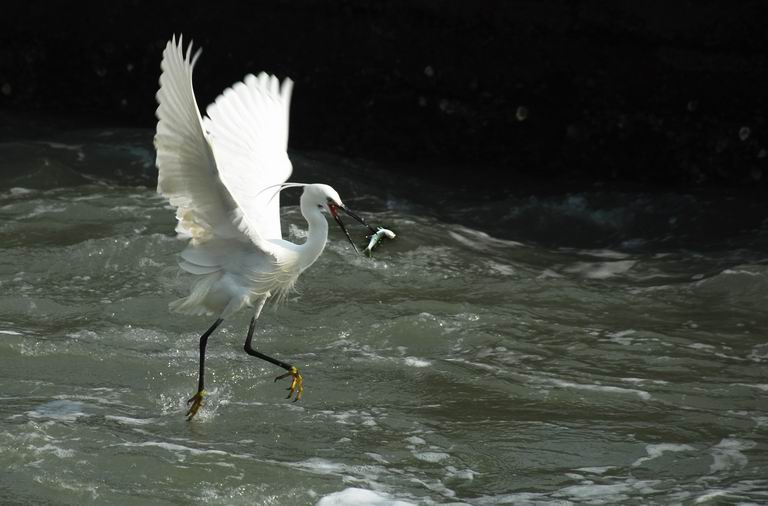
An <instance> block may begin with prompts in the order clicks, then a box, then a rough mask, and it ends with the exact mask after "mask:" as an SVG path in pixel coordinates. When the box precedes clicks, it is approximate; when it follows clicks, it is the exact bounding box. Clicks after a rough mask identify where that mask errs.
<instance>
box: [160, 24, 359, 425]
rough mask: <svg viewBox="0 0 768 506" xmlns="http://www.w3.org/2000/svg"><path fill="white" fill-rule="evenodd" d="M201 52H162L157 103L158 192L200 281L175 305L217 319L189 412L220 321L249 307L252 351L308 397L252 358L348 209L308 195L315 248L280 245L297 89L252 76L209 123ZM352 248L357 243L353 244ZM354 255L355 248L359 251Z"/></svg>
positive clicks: (218, 104) (316, 188)
mask: <svg viewBox="0 0 768 506" xmlns="http://www.w3.org/2000/svg"><path fill="white" fill-rule="evenodd" d="M199 55H200V51H198V52H197V53H195V54H194V56H192V45H191V44H190V45H189V47H188V48H187V51H186V53H185V51H184V49H183V46H182V42H181V37H180V38H179V40H178V42H177V41H176V38H175V37H174V38H172V39H171V40H170V41H169V42H168V44H167V45H166V47H165V50H164V51H163V60H162V63H161V69H162V73H161V76H160V90H159V91H158V93H157V101H158V103H159V107H158V108H157V118H158V123H157V134H156V135H155V148H156V150H157V168H158V182H157V191H158V192H159V193H161V194H162V195H164V196H165V197H166V198H167V199H168V200H169V202H170V203H171V205H172V206H174V207H176V218H177V219H178V224H177V227H176V231H177V233H178V235H179V237H181V238H186V239H189V244H188V245H187V247H186V249H184V251H183V252H182V253H181V259H180V261H179V266H180V267H181V269H183V270H184V271H186V272H187V273H189V274H191V275H192V276H193V277H194V281H193V284H192V289H191V291H190V294H189V295H188V296H187V297H185V298H183V299H179V300H177V301H174V302H172V303H171V304H170V308H171V309H172V310H174V311H178V312H181V313H186V314H198V315H201V314H215V315H217V316H218V319H217V321H216V323H215V324H214V326H213V327H211V329H209V331H208V332H206V333H205V334H204V335H203V337H201V341H200V350H201V356H200V385H199V387H200V388H199V389H198V394H196V396H195V397H193V399H190V401H193V400H194V401H195V404H193V406H192V408H190V412H189V413H188V414H190V418H191V417H192V416H194V414H195V413H196V412H197V408H199V406H200V403H201V401H202V395H203V363H204V354H205V343H206V341H207V338H208V336H209V335H210V333H212V332H213V331H214V330H215V328H216V327H217V326H218V325H219V323H221V321H222V320H223V319H224V318H226V317H228V316H230V315H231V314H233V313H234V312H236V311H238V310H239V309H242V308H243V307H245V306H252V307H254V316H253V320H252V323H251V328H250V329H249V334H248V337H247V339H246V351H247V352H249V353H250V354H252V355H254V354H255V355H256V356H259V357H260V358H264V359H265V360H269V361H270V362H272V363H275V364H276V365H279V366H280V367H284V368H286V369H288V370H289V373H290V374H291V375H293V377H294V381H293V383H292V388H291V392H293V391H294V388H297V389H298V395H297V398H298V397H300V396H301V376H300V375H299V374H298V372H297V371H296V368H295V367H293V366H290V365H288V364H285V363H283V362H280V361H278V360H275V359H272V358H270V357H266V356H264V355H262V354H260V353H258V352H255V350H253V349H251V348H250V339H251V336H252V333H253V325H254V322H255V320H256V318H258V316H259V313H260V311H261V308H262V307H263V305H264V303H265V301H266V300H267V299H268V298H269V297H270V296H275V297H278V298H280V297H282V296H284V295H285V294H286V293H287V292H288V291H289V290H290V289H291V287H292V286H293V285H294V283H295V282H296V279H297V278H298V276H299V274H301V272H302V271H303V270H304V269H306V268H307V267H309V266H310V265H312V263H314V261H315V260H316V259H317V258H318V257H319V256H320V253H322V251H323V248H324V247H325V243H326V240H327V237H328V222H327V221H326V218H325V217H324V216H323V213H322V210H325V211H327V212H329V213H330V214H331V215H332V216H333V218H334V219H335V220H336V221H337V222H338V224H339V225H340V226H341V228H342V230H343V231H344V233H345V234H347V232H346V229H345V227H344V225H343V223H342V222H341V220H340V218H339V217H338V215H337V210H339V209H340V210H343V211H345V212H347V214H349V215H350V216H352V217H353V218H355V219H357V220H358V221H360V222H361V223H363V224H365V223H364V221H363V220H362V219H360V218H359V217H357V216H356V215H354V213H351V212H350V211H349V210H348V209H346V208H345V207H344V206H343V205H342V203H341V198H340V197H339V195H338V193H336V191H335V190H334V189H333V188H331V187H330V186H328V185H324V184H309V185H294V186H304V192H303V193H302V196H301V212H302V214H303V215H304V217H305V219H306V220H307V224H308V231H307V239H306V241H305V242H304V243H303V244H298V245H297V244H293V243H291V242H288V241H285V240H283V238H282V233H281V227H280V203H279V191H280V189H282V188H283V187H285V186H286V185H285V181H286V180H287V179H288V178H289V177H290V175H291V172H292V166H291V162H290V160H289V159H288V154H287V152H286V149H287V146H288V123H289V111H290V102H291V92H292V89H293V82H292V81H291V80H290V79H285V80H284V81H283V82H282V84H281V83H280V82H279V80H278V79H277V78H276V77H275V76H271V75H267V74H265V73H261V74H259V75H258V76H254V75H248V76H246V77H245V79H244V80H243V82H239V83H237V84H235V85H233V86H232V87H230V88H227V89H226V90H225V91H224V92H223V93H222V94H221V95H219V97H218V98H217V99H216V100H215V102H214V103H213V104H211V105H210V106H209V107H208V109H207V110H206V113H207V116H206V117H202V116H201V115H200V111H199V109H198V107H197V103H196V101H195V94H194V90H193V87H192V71H193V69H194V66H195V63H196V61H197V59H198V57H199ZM347 238H349V234H347ZM350 242H351V239H350ZM353 246H354V243H353Z"/></svg>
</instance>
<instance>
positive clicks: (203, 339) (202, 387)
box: [187, 318, 224, 420]
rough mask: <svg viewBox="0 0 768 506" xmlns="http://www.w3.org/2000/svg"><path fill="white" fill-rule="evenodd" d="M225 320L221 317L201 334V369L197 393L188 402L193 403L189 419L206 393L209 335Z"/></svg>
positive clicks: (195, 412) (188, 415)
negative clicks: (206, 362)
mask: <svg viewBox="0 0 768 506" xmlns="http://www.w3.org/2000/svg"><path fill="white" fill-rule="evenodd" d="M223 321H224V319H223V318H219V319H218V320H216V321H215V322H213V325H211V327H210V328H209V329H208V330H206V331H205V333H204V334H203V335H202V336H200V371H199V372H198V375H197V393H196V394H195V395H194V396H193V397H192V398H191V399H189V400H188V401H187V404H189V403H192V406H190V408H189V410H188V411H187V420H192V418H193V417H194V416H195V415H196V414H197V410H198V409H200V406H201V405H202V403H203V396H204V395H205V347H206V346H207V345H208V337H210V335H211V334H213V331H214V330H216V329H217V328H218V326H219V325H221V322H223Z"/></svg>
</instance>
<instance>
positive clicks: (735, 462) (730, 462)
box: [709, 438, 756, 473]
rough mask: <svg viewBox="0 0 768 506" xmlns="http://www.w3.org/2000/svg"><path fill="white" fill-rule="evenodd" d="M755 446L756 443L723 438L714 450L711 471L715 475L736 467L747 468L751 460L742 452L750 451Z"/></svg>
mask: <svg viewBox="0 0 768 506" xmlns="http://www.w3.org/2000/svg"><path fill="white" fill-rule="evenodd" d="M755 445H756V443H755V442H754V441H748V440H739V439H734V438H723V439H722V440H721V441H720V442H719V443H718V444H717V445H716V446H715V447H714V448H712V459H713V462H712V464H711V465H710V466H709V471H710V472H711V473H715V472H718V471H728V470H730V469H733V468H735V467H745V466H746V465H747V463H748V462H749V459H748V458H747V456H746V455H744V454H743V453H741V450H748V449H750V448H753V447H754V446H755Z"/></svg>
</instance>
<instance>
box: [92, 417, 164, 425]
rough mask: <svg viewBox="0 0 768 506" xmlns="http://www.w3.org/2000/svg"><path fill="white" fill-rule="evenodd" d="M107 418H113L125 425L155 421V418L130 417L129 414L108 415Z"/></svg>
mask: <svg viewBox="0 0 768 506" xmlns="http://www.w3.org/2000/svg"><path fill="white" fill-rule="evenodd" d="M104 418H105V419H107V420H112V421H115V422H118V423H122V424H125V425H149V424H150V423H152V422H153V421H154V419H153V418H130V417H127V416H116V415H106V416H105V417H104Z"/></svg>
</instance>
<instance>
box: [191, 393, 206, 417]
mask: <svg viewBox="0 0 768 506" xmlns="http://www.w3.org/2000/svg"><path fill="white" fill-rule="evenodd" d="M203 397H205V390H200V391H199V392H197V393H196V394H195V395H193V396H192V398H191V399H189V400H188V401H187V404H189V403H190V402H191V403H192V405H191V406H190V407H189V409H188V410H187V421H190V420H192V419H193V418H194V417H195V415H196V414H197V410H198V409H200V406H202V405H203Z"/></svg>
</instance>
